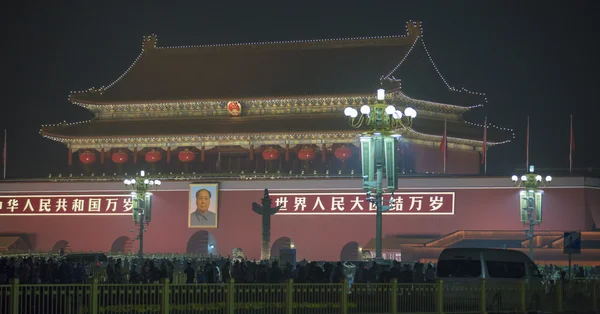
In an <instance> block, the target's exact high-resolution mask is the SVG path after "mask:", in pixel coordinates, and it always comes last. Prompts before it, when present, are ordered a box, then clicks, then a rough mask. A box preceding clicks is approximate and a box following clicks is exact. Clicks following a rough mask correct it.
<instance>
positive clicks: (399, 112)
mask: <svg viewBox="0 0 600 314" xmlns="http://www.w3.org/2000/svg"><path fill="white" fill-rule="evenodd" d="M396 116H398V118H396V119H402V111H400V110H396Z"/></svg>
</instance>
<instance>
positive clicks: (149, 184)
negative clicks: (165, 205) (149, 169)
mask: <svg viewBox="0 0 600 314" xmlns="http://www.w3.org/2000/svg"><path fill="white" fill-rule="evenodd" d="M145 175H146V173H145V172H144V170H142V171H140V175H139V176H137V177H135V178H132V179H125V180H124V181H123V183H125V186H126V187H127V188H128V189H129V190H131V200H132V203H133V206H132V207H133V208H132V209H133V221H134V222H135V223H138V222H139V226H140V230H139V235H138V239H139V240H140V250H139V251H138V258H139V262H140V263H143V260H144V232H146V226H145V225H148V224H149V223H150V219H151V215H150V213H151V210H152V192H151V191H153V190H157V189H158V188H159V187H160V184H161V182H160V180H153V179H148V178H146V177H145Z"/></svg>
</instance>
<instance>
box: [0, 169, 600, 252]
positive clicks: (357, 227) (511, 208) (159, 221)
mask: <svg viewBox="0 0 600 314" xmlns="http://www.w3.org/2000/svg"><path fill="white" fill-rule="evenodd" d="M270 182H271V183H270V185H271V186H267V187H269V188H271V190H270V191H271V192H272V193H275V192H285V193H293V192H294V191H289V190H286V191H277V190H276V189H275V187H276V186H277V183H276V182H278V181H270ZM335 182H336V181H335V180H332V181H331V185H332V186H331V187H332V188H335ZM357 182H360V181H358V180H357ZM340 191H341V190H340ZM410 191H413V192H414V191H417V190H415V189H413V190H407V192H410ZM440 191H444V192H448V191H453V190H452V189H441V190H440ZM296 192H303V191H296ZM304 192H308V191H304ZM315 192H322V191H315ZM349 192H356V190H354V191H349ZM401 192H402V191H401ZM427 192H433V191H432V190H427ZM454 192H456V196H455V200H456V202H455V214H454V215H447V216H416V215H412V216H411V215H396V216H384V235H393V234H428V235H429V234H439V235H445V234H448V233H451V232H454V231H456V230H523V226H522V225H521V223H520V217H519V209H518V206H519V205H518V204H519V199H518V197H519V196H518V195H519V192H518V190H517V189H511V188H498V189H493V188H481V189H474V188H471V189H456V190H454ZM599 192H600V190H594V189H585V193H587V195H584V189H583V188H552V189H547V190H546V192H545V198H544V219H543V223H542V224H541V226H540V227H539V229H538V230H589V228H590V226H591V223H590V220H589V218H588V219H586V217H589V213H587V214H586V210H585V206H586V199H587V200H588V202H590V200H592V199H594V200H595V199H598V194H600V193H599ZM590 193H595V194H594V195H596V196H595V198H594V197H592V195H591V194H590ZM262 196H263V192H262V191H261V190H251V191H249V190H236V191H232V190H227V191H221V192H220V198H219V203H220V205H219V227H218V228H216V229H206V230H208V231H209V232H211V233H212V234H213V235H214V237H215V239H216V241H217V250H218V252H219V253H220V254H222V255H229V254H231V251H232V250H233V248H236V247H240V248H242V249H243V250H244V252H245V254H246V256H247V257H250V258H259V257H260V227H261V225H260V223H261V219H260V216H258V215H257V214H254V213H253V212H252V210H251V204H252V202H260V199H261V197H262ZM586 196H587V198H586ZM597 206H598V204H596V207H597ZM187 209H188V192H187V191H159V192H156V193H155V195H154V198H153V214H152V215H153V216H152V222H151V224H150V226H149V227H148V232H147V233H146V242H145V251H146V252H181V253H183V252H185V250H186V245H187V242H188V240H189V239H190V237H191V236H192V235H193V234H194V233H195V232H197V231H198V230H200V229H189V228H188V227H187V223H188V221H187V219H188V214H187V213H188V211H187ZM132 228H135V227H134V225H133V223H132V219H131V217H129V216H111V217H99V216H91V217H90V216H87V217H86V216H80V217H68V216H67V217H66V216H59V217H48V216H34V217H31V216H29V217H23V216H17V217H11V216H2V217H1V219H0V233H2V234H11V233H13V234H14V233H26V234H30V235H32V236H33V237H32V238H31V239H32V242H33V245H34V247H35V248H36V249H37V248H40V249H42V250H44V251H47V250H49V249H50V248H52V246H53V245H54V244H55V243H56V242H57V241H60V240H67V241H68V242H69V244H70V247H71V248H72V249H73V250H76V251H78V250H86V251H87V250H93V251H109V250H110V247H111V245H112V243H113V241H114V240H115V239H117V238H118V237H121V236H128V237H130V238H134V237H135V236H136V233H132V232H130V229H132ZM374 233H375V216H300V215H295V216H277V215H275V216H274V217H273V218H272V231H271V241H272V242H274V241H275V240H276V239H277V238H279V237H283V236H287V237H290V238H291V239H292V240H293V242H294V244H295V246H296V249H297V255H298V258H307V259H313V260H314V259H319V260H324V259H327V260H336V259H339V258H340V251H341V249H342V247H343V246H344V245H345V244H346V243H348V242H352V241H355V242H358V243H360V244H361V245H365V244H366V243H367V242H368V241H369V239H371V238H372V237H373V236H374ZM134 250H137V244H135V245H134Z"/></svg>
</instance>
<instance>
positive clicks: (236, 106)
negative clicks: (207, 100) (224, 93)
mask: <svg viewBox="0 0 600 314" xmlns="http://www.w3.org/2000/svg"><path fill="white" fill-rule="evenodd" d="M227 111H228V112H229V115H230V116H232V117H239V116H241V115H242V105H240V103H239V102H237V101H230V102H228V103H227Z"/></svg>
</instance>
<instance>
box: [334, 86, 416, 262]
mask: <svg viewBox="0 0 600 314" xmlns="http://www.w3.org/2000/svg"><path fill="white" fill-rule="evenodd" d="M344 115H345V116H346V117H348V121H349V124H350V125H351V126H352V127H354V128H357V129H358V128H364V129H365V131H364V132H363V133H362V134H361V135H360V146H361V148H360V149H361V155H362V176H363V189H364V190H366V191H367V201H368V202H370V203H372V204H374V205H375V207H376V209H377V211H376V214H377V216H376V219H375V228H376V235H375V259H377V260H381V258H382V255H381V249H382V248H381V239H382V217H383V212H385V211H388V210H389V209H390V208H393V207H394V206H395V203H394V201H395V198H394V191H395V190H396V189H397V188H398V171H397V169H396V159H395V154H396V150H397V147H398V138H399V137H401V136H402V132H403V131H405V130H408V129H410V127H411V126H412V120H413V119H414V118H416V117H417V111H416V110H414V109H413V108H411V107H407V108H405V109H404V113H403V112H402V111H400V110H397V109H396V107H394V106H392V105H389V104H386V103H385V90H384V89H379V90H377V103H376V104H373V105H363V106H361V107H360V114H359V111H358V110H356V109H354V108H352V107H347V108H346V109H344ZM384 167H385V173H386V180H387V190H388V192H391V193H392V196H391V198H390V200H389V205H384V201H383V192H384V191H383V189H384V188H383V168H384ZM373 193H375V195H374V196H373V195H372V194H373Z"/></svg>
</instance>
